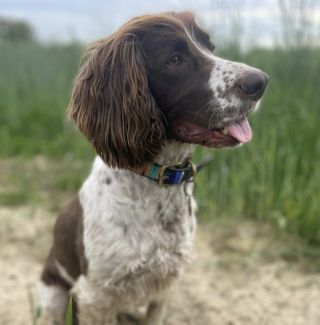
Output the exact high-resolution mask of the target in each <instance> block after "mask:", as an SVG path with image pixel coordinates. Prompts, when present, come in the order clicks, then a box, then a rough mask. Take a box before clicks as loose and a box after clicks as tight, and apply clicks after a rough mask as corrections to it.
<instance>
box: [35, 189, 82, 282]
mask: <svg viewBox="0 0 320 325" xmlns="http://www.w3.org/2000/svg"><path fill="white" fill-rule="evenodd" d="M55 260H57V261H58V262H59V263H60V264H61V265H62V266H63V267H64V268H65V269H66V271H67V272H68V274H69V275H70V276H71V277H72V278H73V279H75V280H76V279H77V278H78V276H79V275H80V274H86V273H87V268H88V264H87V261H86V258H85V255H84V245H83V215H82V207H81V205H80V201H79V196H78V195H77V196H75V197H74V198H73V199H72V201H71V202H70V203H69V204H67V206H66V207H65V208H64V209H63V210H62V211H61V213H60V214H59V216H58V219H57V221H56V225H55V229H54V243H53V247H52V249H51V251H50V254H49V257H48V259H47V262H46V264H45V267H44V270H43V272H42V276H41V279H42V280H43V281H44V282H45V283H46V284H49V285H50V284H55V283H60V284H62V285H63V286H65V287H67V288H70V284H68V283H67V282H66V281H65V280H64V279H63V278H62V277H61V276H60V274H59V271H58V270H57V267H56V265H55V262H54V261H55Z"/></svg>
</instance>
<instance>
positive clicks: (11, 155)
mask: <svg viewBox="0 0 320 325" xmlns="http://www.w3.org/2000/svg"><path fill="white" fill-rule="evenodd" d="M82 51H83V48H82V47H81V46H79V45H76V44H74V45H68V46H62V45H59V46H57V45H56V46H55V45H47V46H44V45H39V44H37V43H28V42H26V43H10V42H2V43H1V44H0V58H1V64H0V157H1V161H11V160H12V161H14V162H16V160H17V159H18V160H19V162H20V165H19V164H18V165H16V166H21V161H22V162H23V161H32V159H33V158H34V157H35V156H36V157H45V159H46V161H49V162H52V163H53V164H54V165H55V166H60V167H57V168H56V169H54V168H53V170H54V171H55V174H54V175H48V174H46V173H43V172H42V173H41V172H40V171H38V172H37V171H35V170H34V168H29V169H27V171H25V170H24V172H21V169H19V167H17V169H16V170H15V169H14V170H13V171H12V170H11V172H10V173H8V174H7V175H2V176H1V178H2V180H3V184H4V186H5V187H6V188H8V190H7V191H4V190H2V191H0V204H4V205H9V204H11V205H12V204H20V203H25V202H29V201H30V200H34V199H35V197H36V199H35V200H36V202H40V201H41V196H37V195H33V194H32V193H34V192H36V191H37V190H38V188H39V187H40V189H41V188H42V187H41V186H44V187H50V188H53V189H56V190H59V191H61V190H64V191H69V192H75V191H76V190H77V189H78V188H79V186H80V185H81V182H82V180H83V179H84V178H85V177H86V175H87V173H88V171H89V168H90V164H91V161H92V158H93V157H94V152H93V150H92V149H91V148H90V146H89V145H88V143H87V142H86V140H85V138H84V137H83V136H82V134H81V133H80V132H79V131H78V130H76V128H75V127H74V126H73V125H72V123H71V122H70V121H68V119H67V118H66V108H67V106H68V102H69V99H70V93H71V88H72V80H73V78H74V77H75V75H76V73H77V69H78V63H79V61H80V57H81V54H82ZM218 55H221V56H223V57H225V58H228V59H233V60H237V61H241V62H245V63H246V64H248V65H252V66H254V67H257V68H260V69H262V70H263V71H265V72H266V73H267V74H268V75H269V77H270V81H269V85H268V87H267V91H266V93H265V95H264V98H263V101H262V103H261V105H260V109H259V110H258V111H257V112H256V113H255V114H253V115H252V116H251V117H250V118H249V121H250V124H251V126H252V129H253V140H252V141H251V142H250V143H248V144H246V145H244V146H242V147H241V148H236V149H230V150H221V151H218V150H215V151H214V154H215V159H214V160H213V161H212V163H210V165H209V166H208V167H206V168H205V169H204V170H203V171H202V172H201V174H200V175H199V179H198V182H197V183H198V186H197V191H196V196H197V200H198V203H199V207H200V211H199V213H198V214H199V215H202V216H206V217H203V218H208V217H213V216H222V215H223V216H227V217H228V218H235V220H237V218H239V217H241V218H242V217H248V218H255V219H259V220H268V221H270V222H272V223H273V224H274V225H275V227H276V228H277V229H280V230H281V231H286V232H288V233H290V234H291V235H293V236H297V238H300V239H302V240H303V241H304V242H305V243H307V244H309V247H312V245H317V244H319V243H320V215H319V214H320V136H319V130H320V127H319V125H318V124H319V121H320V96H319V91H320V89H319V86H320V77H319V71H320V50H319V49H312V48H293V49H291V50H286V51H285V50H281V49H272V50H267V49H263V50H261V49H260V50H251V51H250V52H248V53H246V54H241V53H240V52H239V51H237V50H234V49H233V48H229V49H228V48H225V49H224V50H223V51H220V52H218ZM207 152H208V150H206V149H201V148H198V149H197V150H196V152H195V154H194V157H193V160H194V161H197V160H198V159H200V157H203V156H205V155H206V153H207ZM19 171H20V172H21V173H20V174H19ZM48 179H49V181H48V182H47V183H46V184H45V185H43V182H44V180H48ZM0 180H1V179H0ZM34 182H36V183H34ZM12 185H13V186H12ZM276 228H275V229H276Z"/></svg>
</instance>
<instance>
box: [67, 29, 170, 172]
mask: <svg viewBox="0 0 320 325" xmlns="http://www.w3.org/2000/svg"><path fill="white" fill-rule="evenodd" d="M86 55H88V56H89V58H88V60H87V61H86V63H85V64H84V65H83V67H82V68H81V70H80V72H79V74H78V76H77V77H76V79H75V85H74V89H73V93H72V97H71V101H70V105H69V108H68V114H69V116H70V117H71V118H72V119H73V120H74V122H75V124H76V125H77V126H78V127H79V129H80V130H81V131H82V133H83V134H84V135H85V136H86V137H87V138H88V140H89V141H90V142H91V143H92V144H93V146H94V148H95V149H96V151H97V153H98V155H100V156H101V158H102V159H103V161H104V162H105V163H106V164H107V165H109V166H111V167H118V168H123V169H126V168H129V167H131V168H140V167H143V166H145V165H147V164H149V163H152V162H153V161H154V159H155V158H156V157H157V156H158V155H159V154H160V153H161V150H162V146H163V142H164V137H165V131H164V126H163V124H162V122H161V113H160V111H159V109H158V108H157V106H156V104H155V101H154V98H153V97H152V95H151V94H150V91H149V88H148V82H147V74H146V67H145V63H144V54H143V51H142V49H141V46H140V43H139V40H138V38H137V37H136V36H135V35H134V34H132V33H131V32H129V31H121V29H120V30H119V31H118V32H116V33H115V34H113V35H112V36H111V37H109V38H105V39H102V40H99V41H97V42H96V43H94V44H93V45H91V47H89V49H88V50H87V52H86V53H85V56H86Z"/></svg>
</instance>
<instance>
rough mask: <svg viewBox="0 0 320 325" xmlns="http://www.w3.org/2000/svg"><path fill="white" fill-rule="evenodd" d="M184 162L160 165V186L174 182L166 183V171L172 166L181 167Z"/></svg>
mask: <svg viewBox="0 0 320 325" xmlns="http://www.w3.org/2000/svg"><path fill="white" fill-rule="evenodd" d="M183 164H184V163H182V162H177V163H173V164H166V165H163V166H161V167H160V174H159V186H160V187H167V186H170V185H172V184H166V183H164V181H165V179H166V176H165V172H166V169H168V168H170V167H180V166H182V165H183Z"/></svg>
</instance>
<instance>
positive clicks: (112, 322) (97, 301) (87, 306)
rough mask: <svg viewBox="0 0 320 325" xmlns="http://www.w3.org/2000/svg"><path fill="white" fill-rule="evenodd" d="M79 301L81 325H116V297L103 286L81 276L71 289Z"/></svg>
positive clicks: (78, 315)
mask: <svg viewBox="0 0 320 325" xmlns="http://www.w3.org/2000/svg"><path fill="white" fill-rule="evenodd" d="M71 295H72V296H74V298H75V299H76V302H77V309H78V314H77V317H78V322H79V325H116V323H117V310H116V304H115V301H116V299H115V298H114V297H113V296H112V295H111V294H108V293H106V292H105V291H103V289H102V288H101V286H97V285H96V284H93V283H91V282H90V281H88V279H87V278H86V277H85V276H80V277H79V279H78V281H77V282H76V283H75V285H74V287H73V288H72V290H71Z"/></svg>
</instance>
